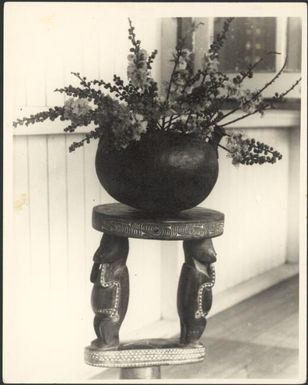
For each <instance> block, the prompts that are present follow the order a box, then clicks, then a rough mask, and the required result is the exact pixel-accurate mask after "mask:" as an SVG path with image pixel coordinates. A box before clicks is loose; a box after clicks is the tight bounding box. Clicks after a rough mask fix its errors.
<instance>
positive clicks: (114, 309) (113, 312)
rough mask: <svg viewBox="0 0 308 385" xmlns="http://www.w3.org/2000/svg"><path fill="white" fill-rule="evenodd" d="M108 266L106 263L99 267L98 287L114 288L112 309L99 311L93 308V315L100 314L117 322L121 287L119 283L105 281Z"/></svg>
mask: <svg viewBox="0 0 308 385" xmlns="http://www.w3.org/2000/svg"><path fill="white" fill-rule="evenodd" d="M109 266H110V265H109V264H108V263H104V264H103V265H102V267H101V273H100V285H101V286H102V287H110V288H115V295H114V299H113V304H112V307H111V308H109V309H99V308H95V309H94V312H95V313H101V314H106V315H108V316H110V318H111V320H112V321H113V322H118V321H119V319H120V316H119V311H118V310H119V302H120V292H121V285H120V282H119V281H108V282H107V281H106V278H105V275H106V270H107V269H108V267H109Z"/></svg>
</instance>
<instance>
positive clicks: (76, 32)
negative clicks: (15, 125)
mask: <svg viewBox="0 0 308 385" xmlns="http://www.w3.org/2000/svg"><path fill="white" fill-rule="evenodd" d="M135 6H136V7H137V5H135ZM27 7H28V5H27V4H26V3H25V4H22V3H19V4H18V8H14V4H11V7H10V8H7V9H6V25H5V28H6V29H5V49H6V61H5V80H6V98H5V102H6V106H5V112H6V120H5V129H6V132H7V133H8V132H9V133H12V134H13V130H12V126H11V122H12V120H13V119H15V118H16V117H17V116H23V115H27V114H28V112H29V111H34V112H35V111H40V110H41V109H42V108H43V107H46V106H52V105H54V104H61V103H62V102H63V97H62V96H61V95H60V94H59V95H58V94H56V93H53V92H52V90H53V89H54V88H56V87H61V86H63V85H64V84H70V83H73V82H74V79H73V77H71V76H70V71H80V72H81V73H83V74H85V76H88V77H89V78H95V77H103V78H104V79H108V78H109V79H110V78H111V76H112V75H113V73H117V74H120V75H122V76H123V77H125V72H126V53H127V51H128V40H127V16H129V15H128V14H127V12H124V11H123V8H119V9H118V10H116V11H112V10H111V8H110V9H109V10H108V11H106V8H104V9H103V8H100V6H98V5H96V6H95V4H94V5H93V4H92V5H90V4H88V5H87V6H85V5H83V4H77V3H76V4H75V5H74V6H72V5H70V6H69V11H68V8H66V7H68V5H65V4H64V3H62V4H57V5H55V3H54V4H52V5H50V4H48V3H39V4H37V5H36V6H35V7H34V8H33V5H32V8H31V11H30V12H29V9H28V8H27ZM131 7H132V9H133V10H134V6H133V5H131ZM132 13H134V12H133V11H132ZM115 20H116V21H115ZM134 23H135V26H136V28H137V31H138V34H139V35H140V36H141V40H142V41H143V43H144V46H145V47H146V48H147V49H148V50H149V51H151V50H152V49H155V48H158V49H159V48H160V19H157V18H154V17H153V16H152V15H151V14H150V13H147V14H146V13H142V14H140V16H139V17H138V16H137V13H136V17H134ZM157 63H158V64H157V66H156V67H155V68H154V73H155V77H156V79H158V80H159V78H160V71H159V69H160V68H159V63H160V58H159V57H158V60H157ZM21 109H22V110H21ZM273 119H274V122H275V124H273ZM275 119H276V120H275ZM285 121H286V120H285V117H284V118H283V119H280V118H279V117H278V118H277V115H276V117H274V118H272V120H271V121H270V124H269V126H270V128H268V127H266V125H265V124H264V121H263V123H262V124H261V125H262V126H263V127H262V128H258V124H257V125H256V126H257V127H254V128H250V129H249V130H248V134H252V135H253V136H255V137H258V138H260V139H261V140H262V141H265V142H268V143H271V144H273V145H274V146H275V145H276V147H278V148H279V151H281V152H282V153H283V155H284V158H283V160H282V161H281V162H279V163H277V164H276V165H274V166H272V165H264V166H262V167H258V166H255V167H247V168H245V167H240V168H235V167H234V166H232V165H231V162H230V160H229V159H226V158H225V153H221V154H220V176H219V180H218V182H217V185H216V186H215V189H214V190H213V193H212V194H211V196H210V197H209V198H208V199H207V200H206V201H205V202H204V203H203V204H202V206H204V207H209V208H214V209H218V210H220V211H222V212H224V213H225V216H226V224H225V233H224V235H223V236H222V237H219V238H217V239H216V240H214V246H215V249H216V251H217V253H218V262H217V264H216V270H217V284H216V286H215V292H216V293H218V292H222V291H223V290H225V289H227V288H228V287H231V286H233V285H235V284H237V283H239V282H242V281H244V280H247V279H248V278H249V277H253V276H256V275H257V274H260V273H262V272H264V271H267V270H269V269H271V268H272V267H275V266H278V265H280V264H282V263H284V262H285V261H286V260H287V257H288V255H292V256H293V257H294V258H293V257H292V260H296V255H297V251H296V250H297V249H296V245H297V229H296V215H297V207H296V196H297V180H296V176H295V177H294V175H296V170H297V168H298V158H297V155H296V154H297V152H296V150H297V146H298V144H297V142H296V135H297V136H298V129H294V128H290V127H285ZM294 121H295V122H296V117H294V116H293V115H292V117H291V118H290V124H289V126H292V125H294V124H295V125H296V124H297V123H294ZM292 122H293V123H292ZM264 125H265V126H264ZM282 126H283V127H282ZM41 129H43V130H41ZM40 130H41V131H40ZM293 133H297V134H296V135H293ZM78 135H81V134H74V135H64V134H63V132H62V125H60V124H59V126H58V125H55V124H54V123H50V122H49V123H46V124H44V125H42V126H41V127H40V126H39V125H37V126H35V127H29V128H28V129H27V128H19V129H18V130H16V131H15V135H14V137H13V140H12V146H13V147H12V150H13V151H12V152H11V156H12V161H13V170H12V174H11V176H12V178H13V180H12V200H13V205H14V209H13V219H14V221H13V223H12V227H11V228H10V231H9V232H8V238H9V237H11V238H12V245H11V248H10V251H9V252H8V253H7V254H6V255H5V265H4V268H5V281H4V289H5V293H4V294H5V296H4V309H5V317H4V327H5V335H4V338H5V340H4V343H5V346H4V357H5V362H4V367H5V373H6V376H8V377H9V378H11V379H12V378H13V379H17V381H18V380H19V381H20V379H22V380H25V379H30V380H31V379H33V373H35V379H36V380H38V381H39V380H40V379H44V378H46V371H47V372H48V373H49V377H48V380H50V367H53V368H55V373H54V376H58V377H57V378H61V379H62V380H63V378H64V379H65V376H66V375H67V373H72V372H75V374H76V375H77V372H78V370H79V369H78V368H84V363H83V357H82V349H83V347H84V346H85V345H87V344H88V343H89V342H90V340H91V339H92V338H94V332H93V329H92V318H93V314H92V311H91V309H90V302H89V297H90V292H91V284H90V282H89V273H90V269H91V262H92V261H91V259H92V256H93V253H94V251H95V250H96V248H97V246H98V244H99V240H100V234H99V233H98V232H96V231H95V230H93V229H92V228H91V210H92V207H93V206H94V205H96V204H100V203H108V202H111V201H112V198H110V197H109V196H108V194H107V193H106V192H105V191H104V190H103V189H102V188H101V187H100V185H99V183H98V180H97V178H96V175H95V170H94V156H95V146H96V144H95V143H92V144H90V145H88V146H86V147H84V148H82V149H79V150H78V151H76V152H74V153H71V154H69V153H68V151H67V149H68V145H69V143H70V142H71V141H73V140H76V139H77V138H78ZM290 178H295V179H294V183H291V184H290V183H289V181H290ZM290 186H291V187H290ZM292 205H293V206H292ZM290 207H293V210H290V209H289V208H290ZM290 218H291V219H290ZM8 223H9V222H8ZM181 248H182V246H181V243H180V242H178V243H176V242H158V241H141V240H131V241H130V249H131V252H130V255H129V259H128V267H129V271H130V278H131V288H130V290H131V295H130V303H129V310H128V313H127V317H126V319H125V321H124V324H123V329H122V331H123V333H127V332H129V331H133V330H134V329H135V328H139V327H142V326H143V325H146V324H148V323H150V322H153V321H155V320H157V319H159V318H160V317H161V316H163V317H164V318H170V319H172V318H175V317H176V309H175V294H176V287H177V280H178V274H179V270H180V267H181V264H182V262H183V255H182V250H181ZM7 250H8V249H7ZM132 336H133V334H132ZM28 347H31V348H28ZM68 352H69V354H68ZM44 376H45V377H44Z"/></svg>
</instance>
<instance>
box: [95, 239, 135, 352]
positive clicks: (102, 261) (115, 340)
mask: <svg viewBox="0 0 308 385" xmlns="http://www.w3.org/2000/svg"><path fill="white" fill-rule="evenodd" d="M128 250H129V246H128V239H127V238H124V237H118V236H114V235H108V234H104V235H103V237H102V240H101V243H100V246H99V248H98V249H97V251H96V252H95V255H94V258H93V260H94V264H93V267H92V272H91V278H90V279H91V282H92V283H93V284H94V286H93V289H92V295H91V305H92V309H93V311H94V313H95V318H94V330H95V333H96V335H97V339H95V340H94V341H92V345H95V346H96V347H100V348H105V347H107V348H108V347H112V346H117V345H118V344H119V330H120V326H121V324H122V321H123V319H124V317H125V314H126V311H127V306H128V298H129V277H128V270H127V267H126V259H127V256H128Z"/></svg>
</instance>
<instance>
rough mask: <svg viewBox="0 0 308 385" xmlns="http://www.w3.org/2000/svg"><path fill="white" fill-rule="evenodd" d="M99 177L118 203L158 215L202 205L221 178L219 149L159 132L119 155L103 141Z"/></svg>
mask: <svg viewBox="0 0 308 385" xmlns="http://www.w3.org/2000/svg"><path fill="white" fill-rule="evenodd" d="M95 165H96V173H97V176H98V179H99V180H100V183H101V184H102V186H103V187H104V188H105V189H106V191H107V192H108V193H109V194H110V195H111V196H112V197H113V198H114V199H116V200H117V201H119V202H121V203H124V204H126V205H129V206H132V207H135V208H137V209H141V210H145V211H149V212H155V213H175V212H179V211H181V210H185V209H189V208H192V207H194V206H197V205H198V204H199V203H200V202H202V201H203V200H204V199H205V198H206V197H207V196H208V195H209V193H210V192H211V190H212V189H213V187H214V185H215V183H216V180H217V176H218V160H217V150H216V148H215V147H214V146H213V145H211V144H210V143H205V142H204V141H202V140H200V139H198V138H196V137H195V136H193V135H183V134H176V133H166V132H161V131H156V132H153V133H151V134H148V135H144V136H142V138H141V140H140V141H138V142H132V143H130V145H129V146H128V147H127V148H126V149H121V150H116V149H115V148H114V147H113V145H112V142H109V141H108V139H107V138H101V139H100V142H99V145H98V149H97V153H96V161H95Z"/></svg>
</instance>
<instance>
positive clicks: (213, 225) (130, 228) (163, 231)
mask: <svg viewBox="0 0 308 385" xmlns="http://www.w3.org/2000/svg"><path fill="white" fill-rule="evenodd" d="M223 230H224V224H223V222H208V223H206V224H205V223H189V224H187V223H186V224H185V223H183V224H157V223H155V222H154V223H138V222H121V221H116V220H109V219H105V220H103V221H102V224H101V231H104V232H110V233H117V234H121V235H123V236H126V237H131V238H145V239H178V240H182V239H193V238H198V239H199V238H212V237H216V236H218V235H221V234H222V233H223Z"/></svg>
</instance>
